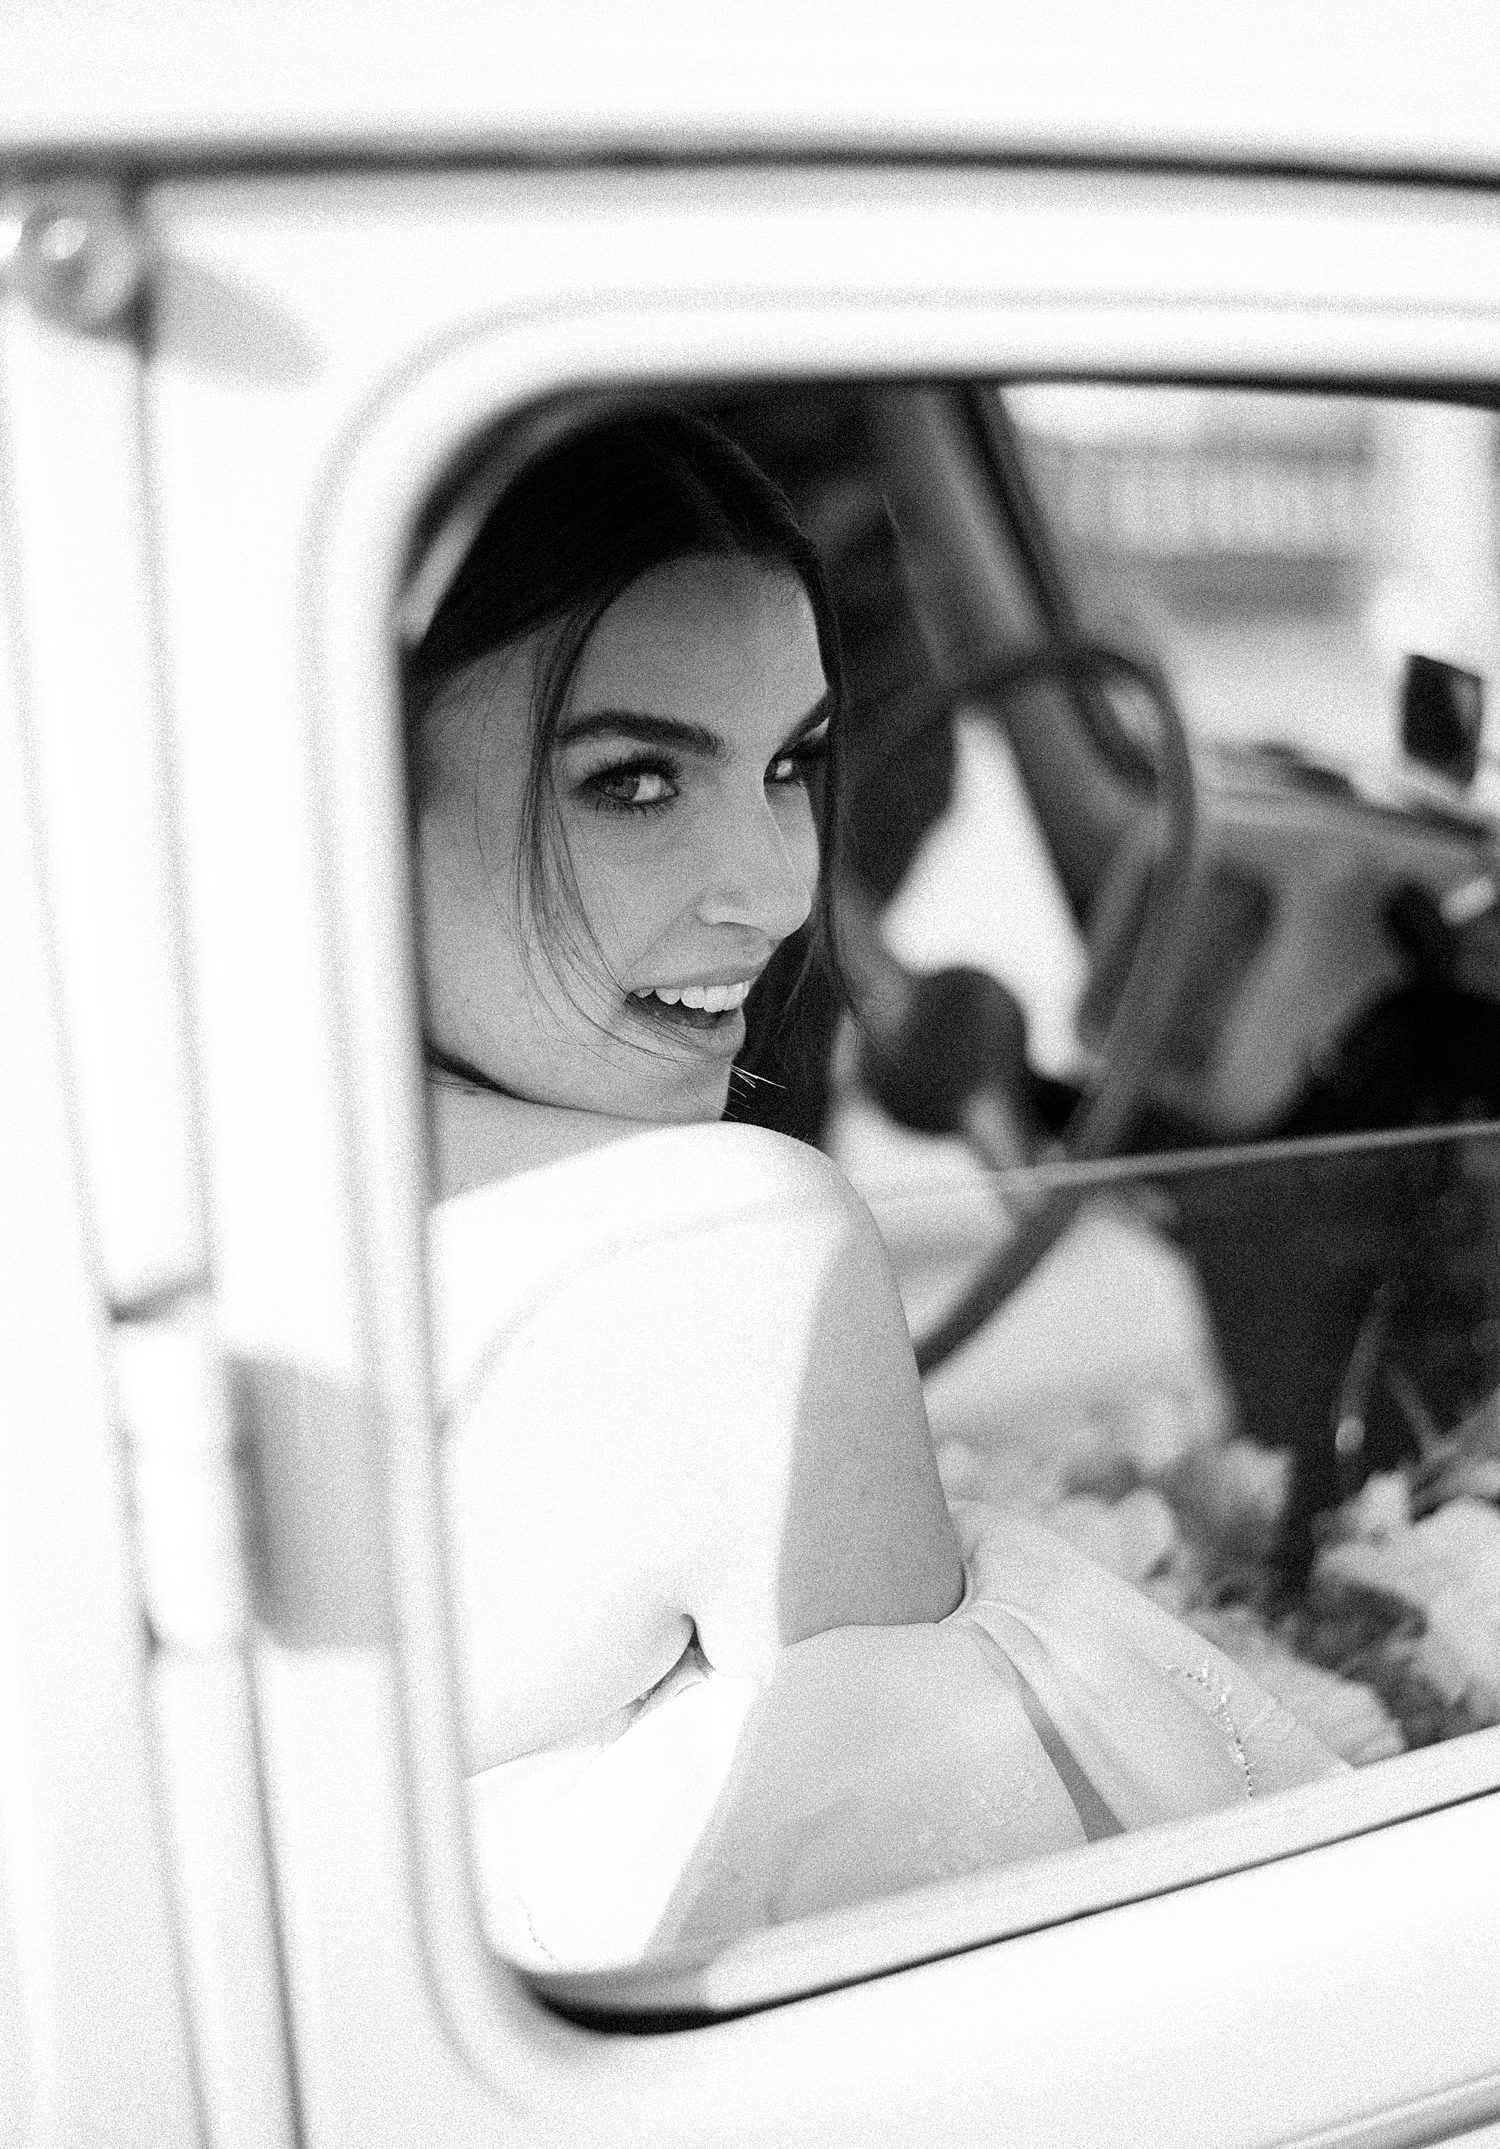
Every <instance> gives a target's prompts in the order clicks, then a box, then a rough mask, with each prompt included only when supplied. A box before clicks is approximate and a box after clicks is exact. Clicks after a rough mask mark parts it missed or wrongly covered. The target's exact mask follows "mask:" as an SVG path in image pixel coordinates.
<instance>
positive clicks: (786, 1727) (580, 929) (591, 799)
mask: <svg viewBox="0 0 1500 2149" xmlns="http://www.w3.org/2000/svg"><path fill="white" fill-rule="evenodd" d="M840 683H841V682H840V666H839V649H838V636H837V632H836V628H835V624H834V619H833V614H832V610H831V606H830V603H829V599H828V595H827V590H826V587H825V584H824V581H823V577H822V574H821V571H820V569H819V565H818V562H817V559H816V556H815V554H814V553H813V551H812V549H811V547H810V546H809V545H808V543H807V541H806V540H805V538H804V537H803V536H802V534H801V533H800V531H799V530H798V529H797V526H796V524H795V522H794V520H793V518H792V515H791V512H790V509H789V508H788V506H787V503H786V502H785V500H784V499H783V498H782V496H781V495H780V494H779V493H778V492H777V491H776V490H775V488H774V487H772V486H771V485H770V483H769V481H768V480H766V479H765V478H764V476H763V475H762V474H761V473H760V472H759V471H758V470H756V469H755V467H754V466H753V465H752V464H751V463H749V461H748V460H747V459H746V458H745V457H744V456H742V455H741V454H740V453H739V452H738V451H737V450H736V449H735V448H734V447H733V446H732V445H731V444H730V443H729V442H728V441H727V440H725V439H724V438H723V437H722V436H721V435H719V434H718V433H716V432H715V431H713V430H712V429H711V428H709V427H707V426H705V425H703V424H701V423H700V422H698V421H696V420H694V419H691V418H688V417H686V416H683V415H680V414H673V413H668V412H661V411H653V412H648V413H643V414H639V415H636V416H628V417H624V418H617V419H613V420H608V421H605V422H603V423H600V424H597V425H594V426H592V427H590V428H588V429H587V430H585V431H584V432H582V433H579V434H575V435H573V436H571V437H569V438H567V439H565V440H564V441H563V442H562V443H561V444H560V445H558V446H555V447H553V448H552V449H550V450H549V451H547V452H545V453H544V454H542V455H540V456H538V457H537V458H536V459H535V460H534V461H533V462H532V463H531V464H530V465H529V466H528V467H527V468H526V469H525V470H524V471H523V472H522V473H521V475H520V476H519V477H518V478H517V479H516V481H515V482H514V483H513V484H512V485H511V486H510V487H509V489H508V490H507V491H506V492H505V494H504V495H503V496H502V498H501V499H500V500H499V502H498V504H497V505H496V506H495V507H494V508H493V510H492V511H491V512H490V514H489V516H488V519H487V520H486V522H485V524H484V526H483V528H482V529H481V531H480V533H479V535H478V537H477V539H476V541H475V542H474V544H473V546H472V548H471V550H470V552H469V554H468V556H467V558H466V559H465V561H464V563H463V566H462V567H461V569H460V571H459V573H458V574H457V576H456V578H455V580H454V582H453V584H452V586H451V588H450V589H449V591H448V592H447V594H446V596H445V597H444V599H443V601H442V603H441V605H440V606H439V608H438V610H437V612H436V614H435V616H434V618H433V620H432V623H431V626H430V627H429V629H428V630H427V632H426V634H425V635H424V636H423V638H422V640H421V642H420V644H419V645H418V647H417V648H416V650H415V651H414V653H413V655H412V657H411V660H410V662H409V666H408V674H407V701H408V724H409V733H408V736H409V749H410V768H411V789H412V801H413V809H414V817H415V852H416V879H417V903H418V918H419V932H420V946H421V960H422V973H423V987H424V997H425V1021H426V1036H427V1049H428V1055H429V1062H430V1067H431V1074H432V1081H431V1113H432V1140H433V1156H434V1171H435V1179H436V1185H435V1194H436V1197H437V1203H436V1207H435V1210H434V1223H433V1261H434V1285H433V1289H434V1308H435V1318H436V1327H437V1331H438V1342H439V1359H440V1374H441V1381H442V1386H443V1390H444V1397H445V1405H446V1427H447V1430H446V1439H447V1450H446V1462H447V1468H448V1476H449V1489H450V1497H451V1516H452V1528H453V1538H454V1557H455V1567H456V1572H457V1586H458V1603H459V1629H460V1637H461V1648H462V1655H463V1660H464V1675H465V1692H466V1704H467V1723H468V1732H469V1738H470V1747H471V1761H472V1764H473V1767H474V1769H475V1771H476V1810H477V1811H478V1812H479V1813H480V1815H481V1817H482V1818H481V1854H482V1855H481V1862H482V1864H483V1865H484V1866H485V1870H486V1880H487V1886H488V1900H489V1906H490V1916H491V1923H492V1927H493V1929H494V1930H495V1931H496V1932H497V1934H498V1935H499V1937H501V1938H502V1940H503V1941H504V1942H505V1943H506V1944H507V1945H509V1946H512V1947H514V1948H516V1949H518V1950H519V1951H521V1952H523V1953H527V1952H530V1953H533V1954H535V1953H537V1951H540V1958H541V1959H543V1960H567V1961H591V1960H609V1959H619V1958H621V1957H626V1958H628V1957H630V1956H632V1955H634V1954H638V1953H640V1952H642V1951H643V1950H644V1949H646V1948H648V1947H651V1948H659V1947H662V1946H667V1945H690V1944H703V1943H704V1942H706V1941H709V1940H712V1939H714V1938H722V1937H724V1936H725V1935H727V1934H730V1933H733V1932H736V1931H741V1930H744V1929H746V1928H747V1927H753V1926H754V1925H756V1924H757V1923H765V1922H767V1921H769V1920H773V1919H775V1918H778V1917H783V1916H787V1915H791V1914H792V1913H793V1912H794V1911H797V1910H801V1909H808V1908H815V1907H819V1906H822V1905H825V1904H828V1903H835V1902H840V1901H847V1900H852V1899H856V1898H858V1897H860V1896H862V1895H869V1894H873V1893H877V1892H880V1891H881V1890H883V1889H885V1888H887V1887H892V1886H899V1885H903V1884H907V1883H910V1882H912V1881H914V1880H919V1879H923V1878H930V1877H936V1876H938V1875H941V1874H944V1873H951V1872H957V1871H965V1870H972V1869H974V1868H976V1867H980V1866H985V1865H993V1864H998V1863H1002V1862H1004V1861H1005V1860H1006V1859H1007V1858H1013V1857H1017V1856H1022V1855H1028V1854H1031V1853H1033V1852H1035V1851H1038V1850H1043V1849H1051V1848H1057V1847H1060V1846H1061V1845H1062V1844H1064V1843H1068V1842H1081V1841H1084V1840H1088V1839H1090V1838H1091V1837H1093V1836H1095V1835H1099V1834H1107V1833H1110V1832H1113V1831H1114V1830H1115V1829H1117V1828H1119V1827H1122V1826H1129V1825H1138V1824H1139V1823H1140V1822H1141V1821H1143V1820H1152V1819H1165V1818H1172V1817H1175V1816H1177V1815H1179V1814H1182V1813H1185V1812H1193V1811H1201V1810H1204V1809H1205V1808H1206V1807H1208V1806H1212V1805H1215V1804H1220V1803H1225V1802H1228V1801H1232V1800H1234V1799H1236V1798H1238V1797H1240V1796H1243V1795H1247V1794H1248V1792H1249V1790H1250V1789H1251V1788H1260V1787H1265V1786H1269V1785H1270V1784H1271V1782H1272V1781H1273V1780H1274V1782H1276V1783H1281V1782H1291V1781H1299V1780H1305V1778H1306V1777H1308V1776H1310V1775H1316V1774H1319V1773H1322V1772H1323V1771H1324V1770H1325V1768H1326V1767H1327V1766H1329V1764H1328V1763H1327V1760H1326V1757H1325V1756H1324V1755H1323V1754H1322V1752H1321V1750H1320V1749H1318V1748H1317V1747H1316V1746H1315V1744H1314V1742H1312V1741H1310V1740H1307V1739H1305V1737H1304V1735H1303V1734H1301V1733H1299V1732H1297V1731H1296V1729H1295V1727H1294V1726H1292V1725H1291V1724H1290V1722H1289V1720H1287V1719H1285V1718H1284V1717H1282V1716H1280V1715H1279V1713H1278V1712H1277V1711H1275V1710H1274V1708H1273V1707H1272V1705H1271V1704H1269V1703H1268V1702H1266V1701H1265V1699H1264V1697H1262V1696H1260V1695H1259V1694H1258V1693H1256V1692H1255V1691H1254V1690H1253V1689H1252V1688H1251V1687H1250V1686H1249V1684H1248V1682H1246V1681H1245V1680H1244V1679H1243V1678H1242V1677H1241V1676H1240V1675H1239V1674H1238V1673H1236V1672H1234V1671H1232V1669H1231V1668H1230V1667H1229V1666H1228V1665H1227V1664H1225V1663H1224V1662H1223V1660H1221V1659H1219V1658H1217V1657H1215V1656H1213V1653H1212V1652H1210V1651H1207V1650H1206V1649H1205V1647H1204V1646H1203V1645H1202V1644H1201V1643H1199V1642H1198V1641H1197V1638H1196V1637H1194V1636H1191V1635H1189V1634H1187V1633H1186V1631H1185V1630H1182V1629H1179V1628H1177V1627H1176V1626H1175V1625H1174V1623H1172V1622H1171V1621H1167V1620H1164V1619H1163V1618H1162V1617H1161V1616H1160V1615H1159V1614H1156V1613H1155V1612H1154V1611H1153V1610H1152V1608H1150V1607H1149V1606H1146V1605H1145V1604H1144V1603H1143V1602H1142V1601H1141V1600H1138V1599H1135V1598H1134V1597H1133V1596H1132V1595H1131V1593H1130V1592H1127V1591H1122V1590H1120V1589H1119V1587H1118V1585H1115V1584H1113V1583H1111V1581H1110V1579H1109V1578H1108V1577H1107V1576H1105V1575H1103V1574H1102V1573H1100V1572H1098V1571H1097V1570H1093V1569H1091V1568H1088V1566H1087V1563H1084V1562H1079V1561H1077V1560H1076V1559H1074V1558H1072V1557H1071V1556H1070V1555H1069V1554H1068V1553H1067V1552H1066V1550H1065V1548H1063V1547H1061V1546H1059V1545H1056V1544H1054V1543H1053V1542H1052V1541H1051V1540H1050V1539H1047V1538H1046V1537H1044V1536H1043V1535H1042V1533H1039V1532H1036V1531H1028V1530H1026V1529H1024V1528H1021V1527H1020V1526H1019V1525H1014V1524H1007V1523H1006V1522H1004V1521H1003V1519H1002V1518H1000V1517H998V1516H993V1515H985V1514H983V1513H982V1511H975V1512H972V1513H966V1514H964V1515H962V1516H961V1517H960V1522H961V1525H962V1528H963V1532H964V1549H963V1552H962V1553H961V1551H960V1544H959V1539H958V1535H957V1533H956V1531H955V1525H954V1521H953V1519H951V1518H950V1515H949V1513H948V1510H947V1508H946V1506H945V1504H944V1501H943V1498H942V1493H941V1489H940V1487H939V1484H938V1480H937V1475H936V1470H935V1467H934V1462H933V1456H932V1450H931V1444H930V1441H929V1438H928V1433H927V1427H926V1421H925V1417H924V1414H923V1407H922V1397H921V1390H920V1386H919V1383H918V1381H917V1377H916V1372H915V1368H914V1364H913V1361H912V1355H911V1349H910V1344H909V1340H908V1338H907V1334H906V1329H905V1325H904V1322H903V1319H902V1315H901V1309H900V1302H899V1299H898V1297H897V1294H896V1290H895V1285H894V1281H893V1279H892V1276H891V1272H890V1268H889V1264H888V1262H887V1261H886V1258H885V1255H884V1253H883V1250H882V1248H881V1245H880V1241H879V1239H878V1237H877V1235H876V1233H875V1230H874V1227H873V1225H872V1223H871V1221H870V1219H869V1217H868V1214H867V1213H866V1211H865V1210H864V1208H863V1207H862V1205H861V1204H860V1202H859V1201H858V1200H857V1198H856V1197H855V1196H854V1195H853V1193H852V1192H851V1190H850V1189H849V1188H848V1186H847V1185H846V1184H845V1182H844V1181H843V1180H842V1179H841V1178H840V1176H839V1174H838V1173H837V1172H836V1171H835V1169H834V1168H833V1167H832V1166H831V1165H830V1164H829V1163H828V1162H827V1160H826V1159H824V1158H822V1157H821V1156H820V1155H819V1154H818V1153H817V1152H815V1151H813V1150H811V1149H808V1148H805V1147H803V1146H802V1145H800V1144H796V1143H792V1142H787V1141H784V1140H782V1139H780V1138H779V1137H775V1136H771V1135H767V1134H765V1133H762V1132H759V1131H757V1130H754V1129H751V1128H746V1127H734V1126H726V1125H722V1124H720V1123H719V1122H720V1116H721V1114H722V1112H723V1110H724V1106H725V1102H726V1099H727V1097H728V1094H729V1088H730V1084H731V1081H732V1079H733V1071H734V1061H735V1058H736V1055H737V1054H738V1053H739V1052H740V1050H741V1048H742V1046H743V1043H744V1039H745V1033H746V1010H747V1003H751V1004H753V1002H752V995H753V992H754V988H755V986H756V984H757V981H758V980H759V979H761V978H762V977H763V976H764V974H765V972H766V970H767V967H768V965H769V964H770V963H771V961H772V959H773V957H775V955H776V952H777V950H778V949H779V948H784V947H785V946H786V945H787V944H788V943H790V942H792V941H793V939H794V936H797V935H798V934H800V933H802V932H803V930H804V928H805V927H807V926H808V924H809V921H812V932H811V940H812V955H811V957H810V959H817V958H818V954H819V951H820V949H821V950H826V948H827V944H828V939H829V918H828V907H827V906H828V890H829V886H830V881H831V874H830V870H829V867H830V857H831V851H832V841H833V831H834V812H835V797H836V779H837V758H838V737H839V723H840V708H839V697H840ZM1178 1659H1181V1662H1179V1661H1178ZM1247 1740H1250V1741H1253V1742H1255V1743H1256V1747H1257V1755H1258V1759H1257V1760H1256V1761H1255V1763H1254V1764H1253V1765H1252V1762H1251V1759H1250V1758H1249V1748H1248V1746H1247ZM1257 1768H1258V1769H1259V1771H1260V1777H1261V1781H1260V1783H1252V1777H1253V1776H1254V1774H1255V1771H1256V1769H1257ZM486 1817H487V1818H486Z"/></svg>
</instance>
